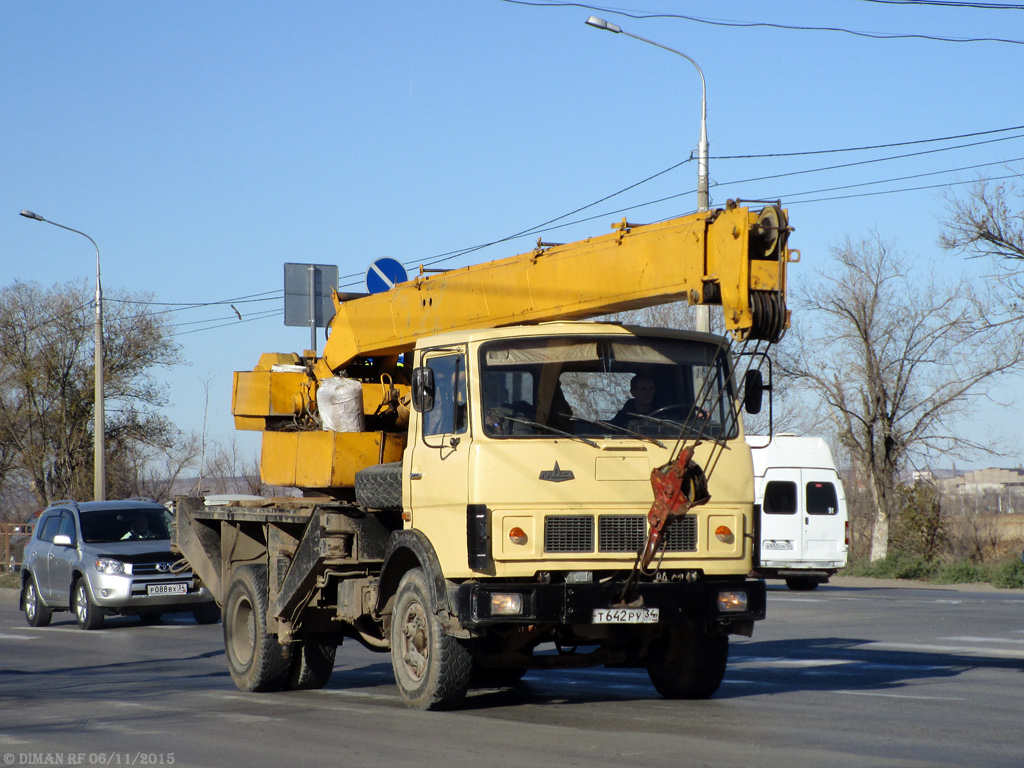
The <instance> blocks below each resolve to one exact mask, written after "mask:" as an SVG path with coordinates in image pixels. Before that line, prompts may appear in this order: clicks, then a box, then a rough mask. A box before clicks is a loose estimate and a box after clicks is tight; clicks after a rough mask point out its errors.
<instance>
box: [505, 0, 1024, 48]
mask: <svg viewBox="0 0 1024 768" xmlns="http://www.w3.org/2000/svg"><path fill="white" fill-rule="evenodd" d="M502 2H505V3H510V4H512V5H530V6H535V7H539V8H560V7H570V8H581V9H585V10H588V11H599V12H600V13H607V14H614V15H616V16H625V17H626V18H629V19H680V20H682V21H692V22H695V23H697V24H709V25H711V26H715V27H734V28H742V29H753V28H769V29H783V30H789V31H797V32H840V33H842V34H846V35H854V36H856V37H868V38H872V39H875V40H929V41H933V42H939V43H1006V44H1008V45H1024V40H1009V39H1006V38H1001V37H946V36H943V35H925V34H920V33H913V32H911V33H903V32H864V31H861V30H856V29H847V28H845V27H812V26H809V25H804V24H779V23H777V22H770V21H727V20H725V19H706V18H701V17H700V16H685V15H683V14H680V13H632V12H629V11H622V10H619V9H616V8H607V7H604V6H600V5H588V4H586V3H562V2H552V3H546V2H536V1H532V0H502Z"/></svg>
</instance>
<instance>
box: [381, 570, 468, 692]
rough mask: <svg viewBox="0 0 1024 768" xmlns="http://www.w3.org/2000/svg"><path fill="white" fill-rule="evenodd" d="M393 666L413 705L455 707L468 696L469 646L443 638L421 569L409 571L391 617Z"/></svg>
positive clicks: (442, 630) (445, 635) (402, 688)
mask: <svg viewBox="0 0 1024 768" xmlns="http://www.w3.org/2000/svg"><path fill="white" fill-rule="evenodd" d="M391 666H392V667H393V669H394V672H395V683H396V684H397V685H398V691H399V693H400V694H401V695H402V698H403V699H404V700H405V702H406V704H408V705H409V706H410V707H414V708H415V709H431V710H440V709H453V708H455V707H457V706H458V705H459V704H461V703H462V700H463V699H464V698H465V697H466V691H467V690H468V688H469V680H470V675H471V673H472V671H473V655H472V653H471V651H470V648H469V647H468V646H467V644H465V643H464V642H462V641H460V640H459V639H458V638H455V637H452V636H451V635H448V634H445V632H444V629H443V627H442V626H441V621H440V619H438V617H437V615H436V614H435V613H434V611H433V610H432V606H431V602H430V588H429V585H428V582H427V575H426V573H424V571H423V569H421V568H414V569H413V570H411V571H409V572H408V573H406V574H405V576H403V577H402V581H401V583H400V584H399V586H398V594H397V596H396V599H395V604H394V611H393V613H392V615H391Z"/></svg>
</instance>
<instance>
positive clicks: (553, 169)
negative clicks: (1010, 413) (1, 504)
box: [0, 0, 1024, 465]
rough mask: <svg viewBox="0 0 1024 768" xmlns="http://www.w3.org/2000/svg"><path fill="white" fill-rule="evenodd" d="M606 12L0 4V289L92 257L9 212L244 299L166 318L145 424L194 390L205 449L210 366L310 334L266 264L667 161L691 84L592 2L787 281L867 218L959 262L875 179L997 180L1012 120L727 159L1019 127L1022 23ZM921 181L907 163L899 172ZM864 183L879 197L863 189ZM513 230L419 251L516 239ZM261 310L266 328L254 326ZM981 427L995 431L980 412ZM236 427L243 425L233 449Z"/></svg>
mask: <svg viewBox="0 0 1024 768" xmlns="http://www.w3.org/2000/svg"><path fill="white" fill-rule="evenodd" d="M939 2H940V3H941V0H939ZM1005 3H1006V4H1007V5H1009V4H1010V3H1009V0H1005ZM976 5H984V4H976ZM616 9H617V10H618V11H622V12H623V13H619V12H611V11H608V10H599V9H598V8H597V7H595V6H569V5H567V4H555V3H550V4H544V3H542V2H538V3H534V4H515V3H510V2H501V1H500V0H448V1H447V2H444V3H422V2H409V1H406V0H395V1H393V2H374V3H361V4H356V3H340V2H321V3H317V2H305V3H287V4H285V3H260V2H225V1H221V0H206V1H204V2H188V1H182V2H157V1H155V0H153V1H150V2H128V1H127V0H125V1H124V2H102V1H98V2H89V3H81V2H37V3H4V4H2V5H0V36H2V37H0V40H2V44H0V71H2V72H3V73H4V75H3V78H2V80H0V139H2V141H0V158H2V162H0V173H2V180H3V181H2V184H0V283H2V284H4V285H6V284H9V283H11V282H12V281H13V280H14V279H19V280H35V281H39V282H41V283H43V284H45V285H49V284H52V283H53V282H56V281H64V280H66V279H73V278H82V279H84V280H88V281H90V282H91V279H92V273H93V269H94V256H95V252H94V251H93V250H92V246H91V245H90V244H89V243H88V242H87V241H86V240H84V239H83V238H80V237H78V236H77V235H74V234H72V233H68V232H64V231H62V230H59V229H57V228H55V227H51V226H48V225H45V224H40V223H38V222H32V221H29V220H27V219H24V218H21V217H19V216H18V212H19V211H20V210H21V209H23V208H28V209H31V210H34V211H36V212H37V213H39V214H40V215H42V216H44V217H46V218H48V219H51V220H53V221H56V222H59V223H61V224H65V225H67V226H70V227H74V228H76V229H80V230H83V231H85V232H87V233H88V234H89V235H91V236H92V237H93V238H94V239H95V240H96V241H97V242H98V243H99V246H100V249H101V252H102V263H103V275H104V286H105V288H106V289H107V290H108V291H109V290H110V289H113V288H125V289H129V290H133V291H135V290H143V291H151V292H152V293H153V294H154V295H155V300H156V301H158V302H167V303H171V304H173V303H197V304H199V303H210V302H219V301H224V300H229V299H230V300H238V299H239V298H240V297H246V296H257V297H258V298H270V299H271V300H265V301H259V302H250V303H245V302H243V301H235V306H236V307H238V309H239V310H240V311H241V312H242V313H243V316H244V317H245V319H246V322H242V323H238V322H237V318H235V316H234V313H233V312H232V311H231V309H230V307H228V306H226V305H222V306H215V307H200V308H190V309H180V310H179V311H176V312H175V313H174V315H173V317H174V322H175V323H176V324H180V325H178V327H177V329H176V330H177V331H178V332H179V334H180V335H179V336H178V340H179V341H180V342H181V343H182V344H183V345H184V355H185V357H186V359H187V360H189V361H190V365H189V366H188V367H182V368H181V369H179V370H175V371H173V372H171V373H170V374H169V375H168V378H167V380H168V383H169V385H170V387H171V390H170V397H171V400H172V402H173V405H172V407H171V409H170V411H169V413H170V415H171V416H172V417H173V418H174V420H175V421H176V422H177V423H178V424H179V425H180V426H182V427H184V428H189V429H196V430H199V429H201V428H202V423H203V407H202V403H203V391H204V385H203V381H204V380H209V381H210V382H211V383H212V389H211V402H210V412H209V419H210V421H209V426H210V432H211V434H212V436H215V437H220V438H225V437H230V435H231V433H232V432H233V429H232V421H231V417H230V385H231V372H232V371H234V370H236V369H239V370H242V369H251V368H252V366H253V365H254V364H255V363H256V361H257V359H258V357H259V354H260V353H261V352H265V351H288V352H290V351H301V350H302V349H304V348H306V347H307V346H308V344H309V332H308V330H305V329H302V328H285V327H284V325H283V322H282V320H281V315H280V308H281V300H280V294H279V293H276V292H280V291H281V288H282V264H283V263H284V262H286V261H291V262H315V263H325V264H337V265H338V266H339V268H340V273H341V275H342V276H353V277H351V278H350V279H348V280H346V279H343V280H342V282H343V283H346V282H347V283H351V284H352V285H351V287H350V290H361V281H362V276H363V275H364V274H365V272H366V269H367V267H368V266H369V264H370V262H371V261H372V260H373V259H375V258H378V257H381V256H389V257H392V258H396V259H398V260H400V261H402V262H406V263H409V264H410V265H414V264H418V263H422V262H427V261H431V260H434V259H435V258H436V257H438V256H439V255H441V254H447V253H450V252H453V251H459V250H461V249H466V248H470V247H472V246H476V245H479V244H483V243H488V242H491V241H495V240H498V239H500V238H504V237H506V236H508V235H511V234H514V233H517V232H520V231H523V230H527V229H529V228H531V227H534V226H536V225H538V224H541V223H543V222H546V221H548V220H551V219H555V218H556V217H560V216H563V215H564V214H567V213H569V212H571V211H574V210H576V209H578V208H580V207H581V206H586V205H588V204H590V203H592V202H594V201H596V200H599V199H601V198H604V197H605V196H607V195H610V194H612V193H615V192H618V191H619V190H622V189H624V188H626V187H629V186H631V185H633V184H635V183H637V182H639V181H641V180H643V179H646V178H647V177H649V176H652V175H654V174H656V173H658V172H660V171H664V170H665V169H667V168H669V167H671V166H673V165H675V164H677V163H680V162H682V161H685V160H686V159H687V158H688V157H690V155H691V152H693V151H694V150H695V147H696V144H697V138H698V132H699V118H700V80H699V78H698V76H697V73H696V70H695V69H694V68H693V67H692V65H691V64H690V63H689V62H687V61H685V60H684V59H682V58H680V57H677V56H674V55H672V54H671V53H668V52H666V51H663V50H659V49H658V48H655V47H652V46H648V45H645V44H643V43H641V42H638V41H636V40H632V39H630V38H627V37H625V36H621V35H619V36H615V35H611V34H609V33H607V32H602V31H599V30H596V29H592V28H590V27H587V26H586V25H585V24H584V20H585V19H586V18H587V16H588V15H590V14H591V13H594V14H597V15H600V16H604V17H605V18H607V19H609V20H610V21H612V22H614V23H617V24H619V25H621V26H622V27H623V28H624V29H626V30H628V31H630V32H633V33H635V34H638V35H641V36H643V37H647V38H650V39H653V40H656V41H658V42H660V43H663V44H664V45H667V46H670V47H672V48H676V49H679V50H682V51H684V52H686V53H687V54H688V55H690V56H691V57H693V58H694V59H695V60H696V61H697V62H698V63H699V64H700V65H701V67H702V69H703V71H704V74H705V77H706V78H707V87H708V126H709V137H710V142H711V158H712V159H711V163H710V170H711V173H710V175H711V179H712V185H713V186H712V190H711V197H712V204H713V205H722V204H724V203H725V201H726V200H727V199H729V198H736V197H742V198H745V199H771V198H780V197H781V198H782V199H783V202H784V203H785V204H786V205H787V207H788V208H789V210H790V217H791V222H792V224H793V225H794V226H795V227H796V233H795V234H794V236H793V238H792V240H791V244H792V245H793V246H794V247H797V248H800V249H801V251H802V255H803V261H802V263H801V264H800V265H799V266H797V267H794V269H793V272H792V273H791V275H792V278H791V279H792V280H794V281H799V279H800V270H811V269H819V268H823V267H826V266H827V262H828V247H829V246H830V245H832V244H834V243H836V242H837V241H839V240H841V239H842V238H843V237H844V236H845V235H851V236H853V237H859V236H861V235H863V234H866V233H868V232H869V230H871V229H872V228H875V229H877V230H878V231H879V233H880V234H881V235H882V236H883V237H886V238H888V239H891V240H894V241H895V242H896V243H897V244H898V245H899V246H900V247H901V248H903V249H905V250H907V251H910V252H914V253H918V254H921V255H923V256H925V257H926V258H928V259H930V260H933V262H934V264H935V265H936V269H937V271H940V272H945V270H947V269H949V270H950V272H949V273H950V274H951V275H952V274H953V273H954V271H955V270H959V269H960V265H959V264H954V263H953V261H954V260H953V259H952V258H951V257H950V256H948V255H947V254H944V253H942V252H941V251H940V250H939V249H938V248H937V246H936V245H935V240H936V236H937V233H938V220H939V218H940V217H941V215H942V213H943V203H942V195H943V190H942V189H938V188H931V189H922V190H917V191H895V190H908V189H909V188H913V187H928V186H932V185H940V184H947V183H953V182H956V181H963V180H968V179H971V178H973V177H974V176H975V174H976V173H977V172H978V171H977V170H964V169H967V168H968V167H970V166H975V165H979V164H989V165H987V166H986V167H984V168H981V169H978V170H980V171H981V172H986V173H990V174H993V175H1001V174H1004V173H1005V168H1003V167H1002V166H1001V165H1000V164H1001V163H1007V162H1009V163H1011V164H1014V165H1015V166H1016V167H1017V168H1020V167H1021V162H1020V158H1022V157H1024V129H1020V130H1017V131H1002V132H999V133H989V134H987V135H984V136H977V137H975V138H969V139H961V140H956V141H944V142H930V143H923V144H910V145H907V146H902V147H893V148H890V149H881V150H875V151H869V152H844V153H825V154H820V155H810V156H797V157H785V158H749V157H747V158H743V159H725V158H727V157H736V156H749V155H765V154H778V153H795V152H809V151H815V150H837V149H842V148H851V147H864V146H873V145H883V144H896V143H902V142H917V141H921V140H926V139H934V138H940V137H948V136H955V135H960V134H973V133H979V132H988V131H1001V129H1007V128H1012V127H1014V126H1019V125H1024V109H1022V105H1024V97H1022V90H1021V84H1020V73H1021V72H1024V44H1022V43H1024V10H1007V9H984V8H968V7H949V6H948V5H947V6H942V5H941V4H940V5H925V4H923V3H916V4H910V5H908V4H900V3H893V2H870V1H868V0H829V1H828V2H822V0H803V1H799V2H798V1H793V2H785V1H780V2H774V3H769V4H766V3H763V2H758V3H755V2H732V3H728V4H726V5H723V4H721V3H712V2H687V3H683V2H670V1H669V0H645V2H643V3H639V2H634V3H628V4H627V5H625V6H623V5H617V6H616ZM624 13H625V14H631V15H633V16H640V17H645V16H649V15H650V14H656V13H663V14H671V13H675V14H685V15H686V16H689V17H691V18H689V19H686V18H678V17H677V18H671V17H653V18H631V17H630V15H624ZM751 24H757V26H749V25H751ZM766 24H771V25H779V26H763V25H766ZM737 25H738V26H737ZM796 27H816V28H826V27H828V28H836V29H845V30H850V31H853V32H858V33H865V34H850V33H849V32H844V31H825V30H811V29H796ZM869 35H881V36H883V37H886V36H893V35H897V36H901V37H892V38H890V39H880V38H878V37H872V36H869ZM920 36H925V37H927V36H931V37H942V38H958V39H964V38H999V39H1002V40H1004V41H1003V42H996V41H989V42H950V41H941V40H934V39H925V38H924V37H920ZM993 139H1000V140H999V141H992V140H993ZM980 141H987V142H989V143H984V144H982V143H978V142H980ZM956 145H969V146H963V147H962V148H960V149H951V147H954V146H956ZM926 150H942V151H938V152H931V153H929V154H921V153H922V152H924V151H926ZM906 154H912V155H913V156H912V157H905V158H902V159H895V160H889V161H885V162H873V163H868V164H863V165H858V166H855V167H850V168H844V169H834V170H830V171H821V170H819V169H823V168H826V167H830V166H835V165H839V164H844V163H851V162H858V161H864V160H876V159H879V158H884V157H890V156H895V155H906ZM993 164H994V165H993ZM801 171H815V172H809V173H799V174H796V172H801ZM786 174H795V175H786ZM919 174H932V175H928V176H920V177H918V178H901V177H912V176H917V175H919ZM762 177H764V178H763V180H754V181H745V180H749V179H762ZM879 181H885V183H882V184H873V185H871V186H858V187H850V188H849V189H844V190H833V191H821V190H827V189H833V188H837V187H845V186H847V185H856V184H865V183H868V182H879ZM695 186H696V164H695V162H689V163H684V164H683V165H681V166H680V167H679V168H677V169H675V170H673V171H671V172H669V173H666V174H664V175H662V176H660V177H658V178H657V179H655V180H654V181H651V182H648V183H646V184H643V185H640V186H638V187H636V188H634V189H632V190H630V191H628V192H625V193H624V194H622V195H619V196H617V197H614V198H612V199H610V200H608V201H606V202H604V203H601V204H599V205H597V206H595V207H592V208H587V209H586V210H585V211H583V212H581V213H579V214H575V215H573V216H570V217H569V218H568V219H566V221H570V222H572V221H579V220H581V219H586V218H588V217H595V218H593V219H592V220H589V221H585V222H581V223H577V224H573V225H571V226H568V227H565V228H563V229H559V230H556V231H554V232H548V233H545V235H544V237H545V238H546V239H550V240H561V241H565V240H571V239H576V238H580V237H586V236H588V235H591V234H603V233H604V232H606V231H608V226H609V224H610V223H611V222H612V221H614V220H617V219H620V218H621V217H622V216H623V215H628V216H629V218H630V219H631V220H633V221H639V222H643V221H652V220H656V219H660V218H664V217H667V216H671V215H680V214H683V213H687V212H690V211H692V210H693V209H694V208H695V205H696V195H695V193H694V190H695ZM875 192H887V194H880V195H875V194H871V195H866V193H875ZM666 198H667V199H666ZM659 200H663V202H657V203H654V204H648V203H651V202H652V201H659ZM638 206H641V207H638ZM626 208H628V209H630V210H628V213H623V212H622V209H626ZM536 238H537V234H536V233H535V234H533V235H532V236H530V237H526V238H523V239H519V240H515V241H512V242H506V243H503V244H501V245H499V246H494V247H491V248H488V249H485V250H482V251H476V252H473V253H471V254H468V255H465V256H460V257H457V258H455V259H452V260H449V261H447V262H445V263H446V264H448V265H450V266H462V265H465V264H468V263H474V262H476V261H481V260H486V259H489V258H497V257H499V256H504V255H511V254H513V253H520V252H523V251H526V250H529V249H530V248H531V247H532V244H533V242H535V241H536ZM950 279H954V278H953V277H951V278H950ZM275 310H276V311H275ZM261 313H262V314H263V315H267V314H268V313H269V316H264V317H263V318H262V319H255V318H256V317H257V316H259V315H260V314H261ZM232 318H234V322H232ZM203 321H207V322H203ZM1015 400H1016V403H1017V405H1019V404H1020V403H1019V400H1020V398H1019V397H1018V398H1015ZM1014 414H1015V416H1014V418H1015V420H1016V421H1017V423H1019V412H1017V411H1015V412H1014ZM998 420H1001V423H1002V424H1006V423H1007V418H1006V414H1005V412H1000V415H999V416H997V417H993V426H994V425H995V422H996V421H998ZM254 438H255V436H254V435H252V434H251V433H246V437H245V441H244V442H243V444H244V445H245V446H246V447H248V446H255V445H256V441H255V439H254ZM1019 460H1020V459H1019V458H1017V457H1013V458H1012V459H1011V458H1010V457H1008V458H1007V459H1006V460H1004V461H995V462H989V463H1002V464H1004V465H1008V464H1011V463H1014V462H1015V461H1019Z"/></svg>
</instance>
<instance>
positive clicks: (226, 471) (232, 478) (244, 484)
mask: <svg viewBox="0 0 1024 768" xmlns="http://www.w3.org/2000/svg"><path fill="white" fill-rule="evenodd" d="M203 478H204V485H203V486H202V487H201V489H200V494H201V495H206V494H209V493H248V494H253V495H255V496H259V495H261V494H262V493H263V492H264V490H265V488H264V485H263V481H262V480H261V479H260V457H259V453H258V452H255V453H253V452H249V453H247V452H246V451H245V450H244V449H243V448H242V446H241V445H240V444H239V442H238V440H237V438H236V437H235V436H234V435H232V437H231V441H230V442H229V443H228V444H227V445H223V444H221V443H220V442H217V441H214V442H213V450H212V451H210V452H208V453H207V456H206V468H205V470H204V473H203Z"/></svg>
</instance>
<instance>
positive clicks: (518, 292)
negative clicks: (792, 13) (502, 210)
mask: <svg viewBox="0 0 1024 768" xmlns="http://www.w3.org/2000/svg"><path fill="white" fill-rule="evenodd" d="M614 227H615V229H616V231H615V232H614V233H613V234H610V235H604V236H602V237H594V238H588V239H586V240H581V241H578V242H575V243H568V244H565V245H550V246H546V247H540V246H539V247H538V248H537V249H536V250H534V251H532V252H530V253H524V254H520V255H519V256H513V257H511V258H507V259H501V260H498V261H492V262H488V263H486V264H479V265H475V266H470V267H464V268H462V269H457V270H452V271H449V272H445V273H443V274H439V275H428V276H420V277H417V278H415V279H414V280H411V281H409V282H407V283H400V284H398V285H396V286H395V288H394V289H393V290H390V291H387V292H386V293H381V294H376V295H373V296H369V297H366V298H361V299H357V300H354V301H349V302H344V303H342V302H337V315H336V316H335V318H334V320H333V322H332V323H331V335H330V338H329V339H328V341H327V344H326V346H325V348H324V354H323V357H324V361H325V362H326V363H327V366H328V367H329V368H331V369H332V370H338V369H340V368H342V367H344V366H345V365H346V364H348V363H349V362H351V361H352V360H354V359H355V358H357V357H363V356H372V355H386V354H395V353H398V352H402V351H406V350H408V349H411V348H412V346H413V345H414V344H415V343H416V342H417V341H418V340H419V339H422V338H423V337H424V336H428V335H431V334H435V333H440V332H443V331H451V330H467V329H472V328H499V327H502V326H507V325H516V324H521V323H539V322H545V321H550V320H578V319H586V318H592V317H597V316H600V315H606V314H611V313H615V312H621V311H624V310H628V309H638V308H642V307H649V306H654V305H659V304H667V303H670V302H674V301H687V302H689V303H690V304H694V305H696V304H720V305H721V306H722V309H723V313H724V318H725V327H726V330H727V331H729V332H731V333H733V334H734V335H735V336H736V337H737V338H739V339H747V338H753V339H765V340H768V341H777V340H778V338H779V337H780V336H781V335H782V332H783V331H784V330H785V328H786V325H787V323H788V317H787V314H786V262H787V260H788V257H789V252H788V250H787V249H786V245H785V243H786V236H787V234H788V225H787V223H786V217H785V214H784V212H783V211H782V210H781V209H780V208H777V207H769V208H766V209H765V210H764V211H761V212H753V211H751V210H749V209H747V208H741V207H735V206H732V207H729V208H727V209H726V210H718V211H712V212H710V213H698V214H692V215H689V216H683V217H681V218H677V219H672V220H670V221H665V222H661V223H658V224H647V225H632V224H630V223H628V222H626V221H623V222H621V223H619V224H616V225H614Z"/></svg>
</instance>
